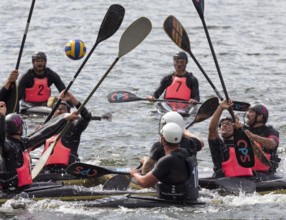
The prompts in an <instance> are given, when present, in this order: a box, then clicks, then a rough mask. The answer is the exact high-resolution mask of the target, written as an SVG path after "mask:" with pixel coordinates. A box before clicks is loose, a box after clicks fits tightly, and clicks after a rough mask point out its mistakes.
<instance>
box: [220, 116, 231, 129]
mask: <svg viewBox="0 0 286 220" xmlns="http://www.w3.org/2000/svg"><path fill="white" fill-rule="evenodd" d="M224 121H230V122H231V123H232V122H233V120H232V118H231V117H224V118H222V119H220V121H219V123H218V127H219V128H220V127H221V124H222V123H223V122H224Z"/></svg>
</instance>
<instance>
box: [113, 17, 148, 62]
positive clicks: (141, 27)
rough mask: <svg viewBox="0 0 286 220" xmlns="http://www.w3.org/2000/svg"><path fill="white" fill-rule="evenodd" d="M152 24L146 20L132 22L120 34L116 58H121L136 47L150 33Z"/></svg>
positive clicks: (142, 18) (143, 18)
mask: <svg viewBox="0 0 286 220" xmlns="http://www.w3.org/2000/svg"><path fill="white" fill-rule="evenodd" d="M151 29H152V24H151V21H150V20H149V19H148V18H145V17H141V18H139V19H137V20H136V21H134V22H133V23H132V24H131V25H130V26H129V27H128V28H127V29H126V30H125V32H124V33H123V34H122V36H121V39H120V42H119V53H118V57H122V56H124V55H125V54H127V53H129V52H130V51H131V50H133V49H134V48H135V47H137V46H138V45H139V44H140V43H141V42H142V41H143V40H144V39H145V38H146V37H147V36H148V34H149V33H150V32H151Z"/></svg>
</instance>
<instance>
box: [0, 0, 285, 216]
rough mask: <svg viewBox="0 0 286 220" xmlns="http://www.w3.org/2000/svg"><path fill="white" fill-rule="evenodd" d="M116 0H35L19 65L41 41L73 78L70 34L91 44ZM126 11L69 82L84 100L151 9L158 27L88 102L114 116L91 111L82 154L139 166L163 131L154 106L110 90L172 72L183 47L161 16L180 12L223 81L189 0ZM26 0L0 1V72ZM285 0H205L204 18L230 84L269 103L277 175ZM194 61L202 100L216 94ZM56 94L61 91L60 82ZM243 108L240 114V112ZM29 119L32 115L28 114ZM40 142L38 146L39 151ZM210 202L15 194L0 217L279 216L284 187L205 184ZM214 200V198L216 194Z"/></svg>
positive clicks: (140, 85) (18, 36)
mask: <svg viewBox="0 0 286 220" xmlns="http://www.w3.org/2000/svg"><path fill="white" fill-rule="evenodd" d="M114 3H118V2H116V1H112V0H108V1H102V0H99V1H92V0H85V1H78V0H74V1H60V0H50V1H37V2H36V4H35V8H34V13H33V16H32V20H31V24H30V28H29V32H28V35H27V39H26V44H25V48H24V51H23V56H22V59H21V65H20V68H19V70H20V73H24V72H25V71H26V70H27V69H28V68H30V67H31V55H32V54H33V52H35V51H38V50H42V51H44V52H45V53H46V54H47V56H48V66H49V67H50V68H52V69H53V70H54V71H56V72H58V73H59V74H60V75H61V77H62V79H63V80H64V82H65V83H66V84H68V83H69V82H70V81H71V80H72V78H73V76H74V74H75V73H76V71H77V70H78V68H79V66H80V65H81V62H82V60H80V61H73V60H70V59H68V58H67V57H66V56H65V54H64V45H65V43H66V42H67V41H69V40H70V39H81V40H83V41H84V42H85V43H86V46H87V50H88V51H87V52H89V50H90V49H91V48H92V46H93V45H94V43H95V40H96V37H97V33H98V30H99V27H100V24H101V22H102V19H103V17H104V15H105V13H106V11H107V9H108V8H109V6H110V5H111V4H114ZM121 4H122V6H124V7H125V9H126V13H125V18H124V21H123V23H122V26H121V27H120V29H119V30H118V31H117V33H115V34H114V36H112V37H110V38H109V39H107V40H105V41H103V42H101V43H100V44H99V45H98V46H97V48H96V50H95V53H94V54H93V55H92V56H91V58H90V59H89V61H88V62H87V63H86V65H85V66H84V68H83V70H82V71H81V73H80V75H79V76H78V78H77V79H76V81H75V82H74V84H73V86H72V87H71V90H70V91H71V92H73V93H74V94H75V95H76V96H77V98H78V99H79V100H81V101H82V102H83V101H84V100H85V98H86V97H87V96H88V95H89V93H90V91H91V90H92V89H93V87H94V86H95V85H96V83H97V82H98V81H99V80H100V78H101V77H102V75H103V74H104V73H105V71H106V70H107V69H108V67H109V66H110V65H111V64H112V62H113V61H114V60H115V58H116V57H117V55H118V45H119V40H120V37H121V35H122V33H123V32H124V30H125V29H126V28H127V27H128V26H129V25H130V24H131V23H132V22H133V21H134V20H136V19H138V18H139V17H141V16H145V17H147V18H149V19H150V20H151V22H152V25H153V29H152V32H151V33H150V35H149V36H148V37H147V38H146V39H145V41H144V42H143V43H141V44H140V45H139V46H138V47H137V48H136V49H134V50H133V51H131V52H130V53H129V54H127V55H125V56H124V57H122V58H120V60H119V61H118V63H117V64H116V66H115V67H114V68H113V69H112V71H111V72H110V73H109V75H108V77H107V78H106V79H105V80H104V82H103V83H102V85H101V86H100V87H99V88H98V90H97V91H96V92H95V94H94V96H93V97H92V98H91V100H90V101H89V102H88V104H87V107H88V108H89V109H90V110H91V111H92V112H93V114H94V115H102V114H104V113H106V112H111V113H112V115H113V120H112V122H107V121H93V122H91V123H90V126H89V127H88V128H87V130H86V132H85V133H84V134H83V136H82V142H81V147H80V151H79V153H80V156H81V159H82V161H84V162H87V163H94V164H100V165H117V166H129V167H135V166H137V164H138V159H139V158H140V157H141V156H143V155H146V154H148V152H149V149H150V147H151V145H152V143H153V142H154V141H156V140H158V135H157V129H158V128H157V125H158V118H159V116H158V115H156V114H153V113H152V111H153V110H154V108H155V106H154V105H153V104H150V103H147V102H144V101H141V102H132V103H120V104H110V103H108V101H107V98H106V96H107V94H108V93H110V92H113V91H117V90H126V91H130V92H133V93H135V94H136V95H138V96H141V97H145V96H147V95H149V94H151V93H152V92H153V91H154V89H155V88H156V87H157V86H158V83H159V81H160V79H161V78H162V77H163V76H164V75H166V74H168V73H170V72H171V71H172V69H173V67H172V55H173V54H174V53H176V52H177V51H178V50H179V48H178V47H177V46H176V45H175V44H174V43H173V42H172V41H171V40H170V39H169V37H168V36H167V35H166V34H165V33H164V30H163V28H162V25H163V22H164V20H165V18H166V17H167V16H169V15H174V16H176V17H177V19H178V20H179V21H180V22H181V23H182V24H183V26H184V27H185V29H186V30H187V32H188V34H189V38H190V41H191V49H192V52H193V53H194V55H195V56H196V58H197V60H198V61H199V62H200V63H201V65H202V66H203V68H204V69H205V71H206V72H207V74H208V75H209V77H210V78H211V80H212V81H213V83H214V84H215V86H216V87H217V88H218V90H219V91H220V93H221V94H223V91H222V89H221V85H220V81H219V78H218V75H217V72H216V69H215V65H214V62H213V59H212V56H211V53H210V50H209V46H208V43H207V40H206V37H205V34H204V31H203V28H202V24H201V21H200V19H199V17H198V15H197V12H196V11H195V8H194V6H193V4H192V2H191V1H186V0H182V1H180V3H178V2H177V1H171V0H161V1H160V3H159V2H158V1H147V0H141V1H134V0H133V1H131V0H126V1H124V2H122V3H121ZM29 8H30V1H19V0H10V1H8V0H4V1H2V2H1V6H0V12H1V13H0V21H1V22H0V30H1V31H0V34H1V43H0V46H1V47H0V48H1V53H0V66H1V72H0V75H1V82H3V81H4V79H5V78H6V77H7V75H8V73H9V72H10V71H11V70H12V69H13V68H15V65H16V61H17V57H18V53H19V48H20V44H21V40H22V37H23V33H24V28H25V25H26V21H27V16H28V12H29ZM285 12H286V2H285V1H283V0H276V1H274V0H272V1H271V0H268V1H264V0H260V1H259V0H254V1H247V0H242V1H231V0H224V1H220V0H218V1H206V2H205V20H206V23H207V25H208V29H209V33H210V35H211V38H212V41H213V45H214V48H215V51H216V54H217V58H218V61H219V64H220V68H221V72H222V74H223V77H224V81H225V84H226V87H227V90H228V93H229V96H230V97H231V98H232V99H234V100H240V101H247V102H249V103H251V104H253V103H255V102H261V103H263V104H265V105H266V106H267V107H268V108H269V111H270V117H269V124H272V125H273V126H274V127H275V128H276V129H277V130H279V131H280V141H281V144H280V147H279V152H280V156H281V158H282V162H281V166H280V168H279V170H278V173H279V175H281V176H284V177H285V176H286V174H285V150H284V146H285V138H284V137H285V133H286V125H285V121H284V120H283V118H284V117H283V116H284V114H283V111H285V109H286V108H285V101H284V100H285V99H284V96H285V93H284V91H285V80H284V77H283V74H284V72H283V71H284V70H285V69H286V67H285V63H286V62H285V61H286V59H285V57H286V50H285V43H284V38H285V35H286V31H285V24H286V20H285V18H284V16H285ZM188 70H191V71H192V72H193V73H194V74H195V76H197V78H198V79H199V82H200V91H201V100H205V99H207V98H208V97H210V96H211V95H215V93H214V92H213V90H212V88H211V87H210V86H209V84H208V82H207V81H206V79H205V78H204V76H203V75H202V74H201V73H200V71H199V69H198V68H197V67H196V65H195V63H194V62H193V61H192V60H190V62H189V65H188ZM53 91H54V92H53V94H54V95H56V94H57V93H56V91H55V88H53ZM240 116H241V114H240ZM208 122H209V121H208V120H207V121H204V122H201V123H199V124H195V125H194V126H193V127H192V128H191V129H190V130H191V131H193V132H195V133H196V134H200V135H201V136H202V137H203V139H204V140H205V143H206V145H207V142H206V141H207V139H206V137H207V126H208ZM27 123H28V124H29V129H30V130H32V129H33V123H31V122H27ZM39 153H40V150H36V151H35V152H34V155H35V156H38V155H39ZM198 159H199V161H200V162H199V166H200V168H199V169H200V176H203V177H205V176H210V175H211V173H212V163H211V159H210V152H209V149H208V146H205V148H204V149H203V150H202V151H201V152H200V153H199V154H198ZM207 193H208V194H209V195H210V197H211V198H212V199H211V198H210V199H208V198H207V197H206V198H203V200H206V202H209V203H210V204H209V205H207V206H205V207H203V208H202V207H197V208H196V207H194V208H183V209H178V208H173V207H171V208H168V209H159V208H155V209H136V210H130V209H124V208H118V209H115V210H110V209H95V208H94V209H93V208H89V209H87V208H83V207H82V206H81V205H80V203H65V202H60V201H56V200H52V201H50V200H45V201H40V202H29V203H28V205H27V208H26V209H24V210H13V209H12V208H11V206H10V203H9V202H8V203H6V204H5V205H3V206H2V207H1V208H0V212H1V213H3V214H0V218H14V219H27V218H28V219H51V218H57V219H111V218H117V219H143V218H144V219H146V218H148V219H190V218H194V219H199V218H200V219H224V218H232V219H246V218H247V219H261V218H264V219H267V218H268V219H278V218H280V219H283V218H284V213H283V211H282V210H283V209H285V206H286V197H285V196H284V195H265V196H260V195H251V196H246V195H243V194H242V195H240V196H228V197H221V196H219V195H217V194H215V193H212V192H207ZM213 201H217V203H215V204H214V202H213Z"/></svg>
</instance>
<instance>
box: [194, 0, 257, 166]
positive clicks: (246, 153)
mask: <svg viewBox="0 0 286 220" xmlns="http://www.w3.org/2000/svg"><path fill="white" fill-rule="evenodd" d="M193 3H194V5H195V8H196V9H197V12H198V14H199V16H200V18H201V21H202V23H203V27H204V31H205V34H206V36H207V40H208V43H209V46H210V49H211V53H212V56H213V59H214V62H215V66H216V69H217V72H218V75H219V79H220V82H221V85H222V87H223V91H224V94H225V98H226V100H229V96H228V93H227V89H226V86H225V83H224V80H223V77H222V74H221V71H220V67H219V64H218V61H217V58H216V54H215V51H214V48H213V44H212V41H211V38H210V35H209V32H208V29H207V25H206V22H205V19H204V15H203V12H204V0H193ZM228 111H229V113H230V115H231V117H232V119H233V121H234V122H235V121H236V118H235V115H234V112H233V110H232V109H231V108H230V109H228ZM234 145H235V152H236V155H237V157H236V158H237V160H238V163H239V164H240V165H241V166H243V167H253V166H254V162H255V160H254V158H255V157H254V151H253V148H252V143H251V141H250V140H249V138H248V136H247V135H246V134H245V132H244V131H243V130H242V129H241V128H239V129H235V131H234Z"/></svg>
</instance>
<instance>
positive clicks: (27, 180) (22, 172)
mask: <svg viewBox="0 0 286 220" xmlns="http://www.w3.org/2000/svg"><path fill="white" fill-rule="evenodd" d="M22 155H23V159H24V163H23V165H22V166H21V167H19V168H17V169H16V171H17V174H18V186H19V187H20V186H26V185H30V184H32V183H33V179H32V175H31V168H30V160H31V158H30V155H29V153H28V152H23V153H22Z"/></svg>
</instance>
